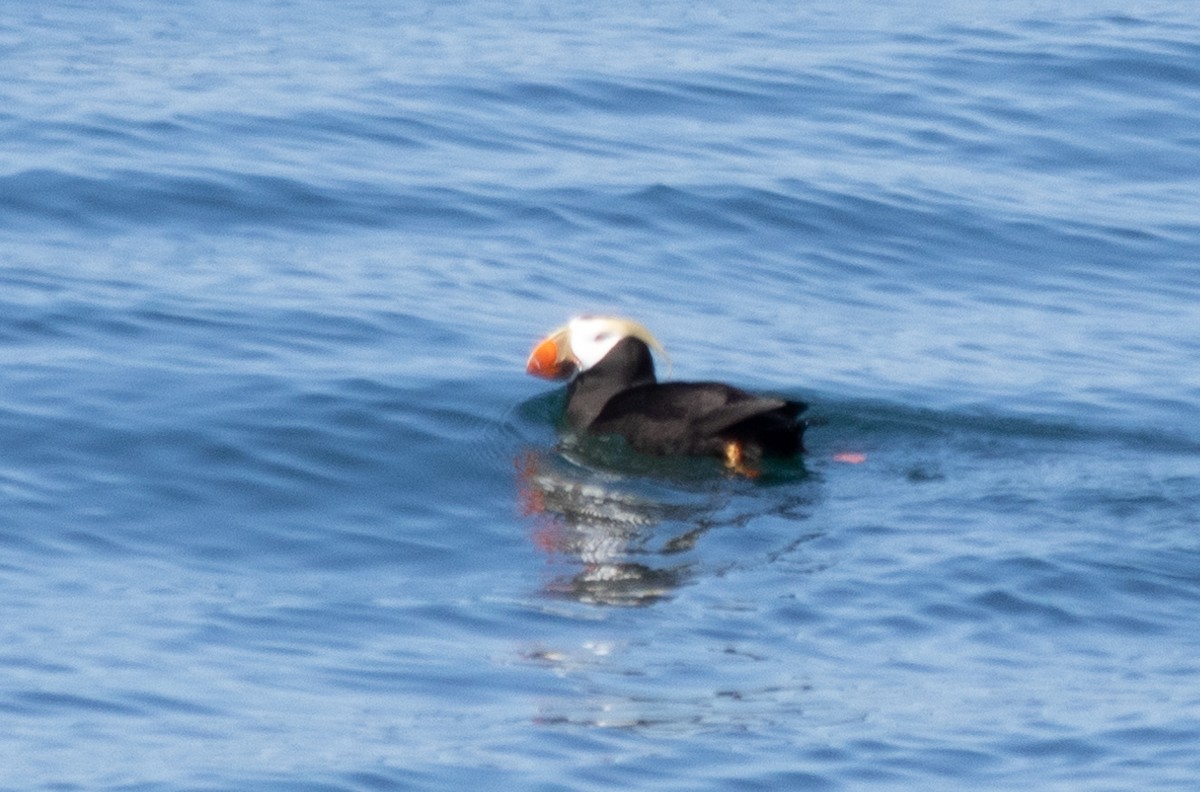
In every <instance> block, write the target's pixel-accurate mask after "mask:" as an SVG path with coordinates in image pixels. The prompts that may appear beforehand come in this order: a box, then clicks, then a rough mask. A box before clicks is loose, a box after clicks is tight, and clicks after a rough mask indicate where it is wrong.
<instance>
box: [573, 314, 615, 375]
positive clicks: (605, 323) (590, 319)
mask: <svg viewBox="0 0 1200 792" xmlns="http://www.w3.org/2000/svg"><path fill="white" fill-rule="evenodd" d="M628 335H629V331H628V329H627V328H626V327H625V324H624V322H623V321H622V320H619V319H617V320H615V319H612V318H609V317H607V316H580V317H577V318H575V319H572V320H571V321H570V322H569V323H568V324H567V337H568V339H570V341H569V343H570V345H571V351H572V352H573V353H574V355H575V361H576V364H577V365H578V366H579V370H580V371H587V370H588V369H590V368H591V367H592V366H594V365H596V364H597V363H599V362H600V361H601V360H604V356H605V355H607V354H608V353H609V352H611V351H612V348H613V347H614V346H616V345H617V342H618V341H620V340H621V339H622V338H625V337H626V336H628Z"/></svg>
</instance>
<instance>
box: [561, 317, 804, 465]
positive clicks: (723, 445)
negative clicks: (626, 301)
mask: <svg viewBox="0 0 1200 792" xmlns="http://www.w3.org/2000/svg"><path fill="white" fill-rule="evenodd" d="M806 407H807V405H805V404H803V403H801V402H797V401H789V400H786V399H778V398H769V397H762V396H755V395H753V394H751V393H747V392H746V391H744V390H740V389H738V388H734V387H731V386H729V385H726V384H724V383H720V382H665V383H660V382H658V380H657V377H656V376H655V372H654V360H653V358H652V357H651V354H650V349H649V348H648V347H647V346H646V344H645V343H643V342H642V341H641V340H640V339H637V338H632V337H627V338H623V339H622V340H621V341H619V342H618V343H617V344H616V346H614V347H613V348H612V350H611V351H610V352H609V353H608V354H607V355H605V357H604V358H603V359H602V360H601V361H600V362H599V363H597V364H595V365H594V366H592V367H591V368H589V369H587V370H586V371H582V372H580V373H579V374H578V375H577V376H576V377H575V379H574V380H573V381H572V382H571V383H570V385H569V386H568V390H567V422H568V423H569V424H570V425H571V426H572V428H574V429H575V430H577V431H582V432H587V433H590V434H597V435H620V436H622V437H624V438H625V440H626V442H627V443H628V444H629V445H630V447H632V448H633V449H634V450H636V451H639V452H641V453H644V454H655V455H667V454H686V455H712V456H717V457H721V456H724V455H725V454H727V453H728V450H727V446H728V444H729V443H730V442H731V441H732V442H736V443H737V444H738V445H739V446H740V448H741V453H742V454H744V456H745V457H746V458H747V459H756V458H759V457H761V456H764V455H765V456H792V455H794V454H797V453H799V452H800V451H802V450H803V442H802V440H803V435H804V429H805V422H804V421H803V420H801V419H800V418H799V417H798V416H799V415H800V413H801V412H803V411H804V410H805V409H806Z"/></svg>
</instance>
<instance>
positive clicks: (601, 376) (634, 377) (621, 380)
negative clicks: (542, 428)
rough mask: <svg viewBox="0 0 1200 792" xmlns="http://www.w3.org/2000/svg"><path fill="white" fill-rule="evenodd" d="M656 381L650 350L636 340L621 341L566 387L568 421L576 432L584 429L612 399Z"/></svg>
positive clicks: (626, 339)
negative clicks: (623, 392)
mask: <svg viewBox="0 0 1200 792" xmlns="http://www.w3.org/2000/svg"><path fill="white" fill-rule="evenodd" d="M656 381H657V380H656V377H655V375H654V358H653V357H652V356H651V355H650V348H649V347H647V346H646V345H645V344H644V343H642V342H641V341H639V340H638V339H636V338H625V339H622V340H621V341H620V342H619V343H618V344H617V345H616V346H614V347H613V348H612V351H610V352H609V353H608V354H607V355H605V356H604V359H603V360H601V361H600V362H599V363H597V364H596V365H595V366H592V367H591V368H590V369H588V370H587V371H584V372H581V373H580V374H579V375H578V376H576V377H575V379H574V380H572V381H571V384H570V385H568V386H567V421H568V422H569V423H570V424H571V426H572V427H574V428H575V429H585V428H587V426H588V425H589V424H591V423H592V421H594V420H596V417H597V416H598V415H599V414H600V411H601V410H603V409H604V405H605V404H607V403H608V400H609V399H611V398H612V397H613V396H615V395H617V394H618V393H620V392H621V391H623V390H627V389H629V388H632V387H635V386H637V385H648V384H653V383H654V382H656Z"/></svg>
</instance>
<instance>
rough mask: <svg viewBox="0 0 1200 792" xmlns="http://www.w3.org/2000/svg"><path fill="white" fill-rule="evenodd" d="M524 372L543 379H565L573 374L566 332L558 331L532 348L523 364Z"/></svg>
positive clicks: (573, 365) (572, 361)
mask: <svg viewBox="0 0 1200 792" xmlns="http://www.w3.org/2000/svg"><path fill="white" fill-rule="evenodd" d="M525 372H526V373H527V374H532V375H533V376H535V377H542V378H543V379H566V378H567V377H569V376H571V375H572V374H573V373H575V360H574V357H573V356H572V354H571V345H570V343H569V342H568V338H567V333H566V330H565V329H564V330H559V331H557V332H555V333H553V334H551V335H550V336H548V337H546V338H545V339H543V340H542V341H541V342H539V343H538V345H537V346H535V347H534V348H533V352H531V353H530V355H529V360H528V361H527V362H526V363H525Z"/></svg>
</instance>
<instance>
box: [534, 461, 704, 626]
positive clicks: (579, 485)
mask: <svg viewBox="0 0 1200 792" xmlns="http://www.w3.org/2000/svg"><path fill="white" fill-rule="evenodd" d="M517 470H518V481H517V484H518V494H519V499H520V503H521V508H522V511H523V512H524V513H525V514H526V515H527V516H529V517H531V518H533V519H534V521H535V522H534V525H535V529H534V542H535V544H537V546H538V547H539V548H540V549H541V550H543V551H544V552H546V553H547V554H549V555H552V556H553V555H561V556H565V557H567V558H568V559H577V560H578V561H579V562H581V563H582V564H583V568H582V569H581V570H579V571H578V572H576V573H575V574H573V575H571V576H569V577H567V578H565V579H557V580H555V581H553V582H552V583H551V584H550V585H549V586H548V587H547V590H548V592H549V593H551V594H553V595H557V596H563V597H567V598H569V599H575V600H579V601H580V602H585V603H589V604H596V605H649V604H652V603H654V602H657V601H658V600H660V599H662V598H663V597H665V596H668V595H669V594H670V593H671V592H672V591H673V590H674V589H676V588H678V587H679V586H680V585H682V584H683V583H684V582H685V581H686V579H687V577H688V571H689V567H690V564H688V563H686V562H682V563H676V564H664V565H663V566H657V567H656V566H651V565H650V564H649V563H643V562H641V561H633V560H631V558H633V557H639V556H640V557H645V558H646V559H647V560H648V559H649V558H650V557H652V556H657V557H658V558H660V559H662V560H664V561H666V560H667V559H668V558H669V557H671V556H672V555H675V554H677V553H679V552H680V551H682V550H686V549H688V548H689V547H690V546H691V544H692V543H693V542H694V541H695V539H696V537H697V536H698V535H699V534H700V533H702V532H703V531H704V530H707V526H705V527H702V528H698V527H695V525H693V526H692V527H690V528H689V529H688V530H687V531H686V532H684V533H683V534H681V535H679V536H675V537H673V538H671V539H669V540H668V541H667V542H666V543H665V544H664V545H663V546H662V547H661V548H660V549H654V548H652V547H651V546H650V543H651V542H652V541H653V538H654V532H653V530H652V529H653V528H654V527H656V526H657V525H659V524H660V523H662V522H663V521H664V520H679V519H682V520H683V521H684V523H685V524H687V523H689V522H692V519H690V518H694V517H696V516H697V515H698V513H699V512H702V511H704V509H698V508H697V507H694V506H680V505H672V504H667V503H660V502H657V501H654V500H650V499H647V498H644V497H641V496H639V495H636V494H634V493H633V492H630V491H623V490H622V489H620V488H618V487H617V486H615V484H614V483H613V482H608V483H609V486H605V484H604V483H602V482H603V479H602V478H601V477H599V476H597V475H596V474H591V473H588V472H586V471H583V470H581V469H578V468H574V466H572V465H571V464H570V463H569V462H566V461H564V460H563V459H562V458H561V457H558V456H557V455H545V454H539V453H537V452H534V451H527V452H526V453H525V454H524V455H522V456H521V457H519V458H518V459H517Z"/></svg>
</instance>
